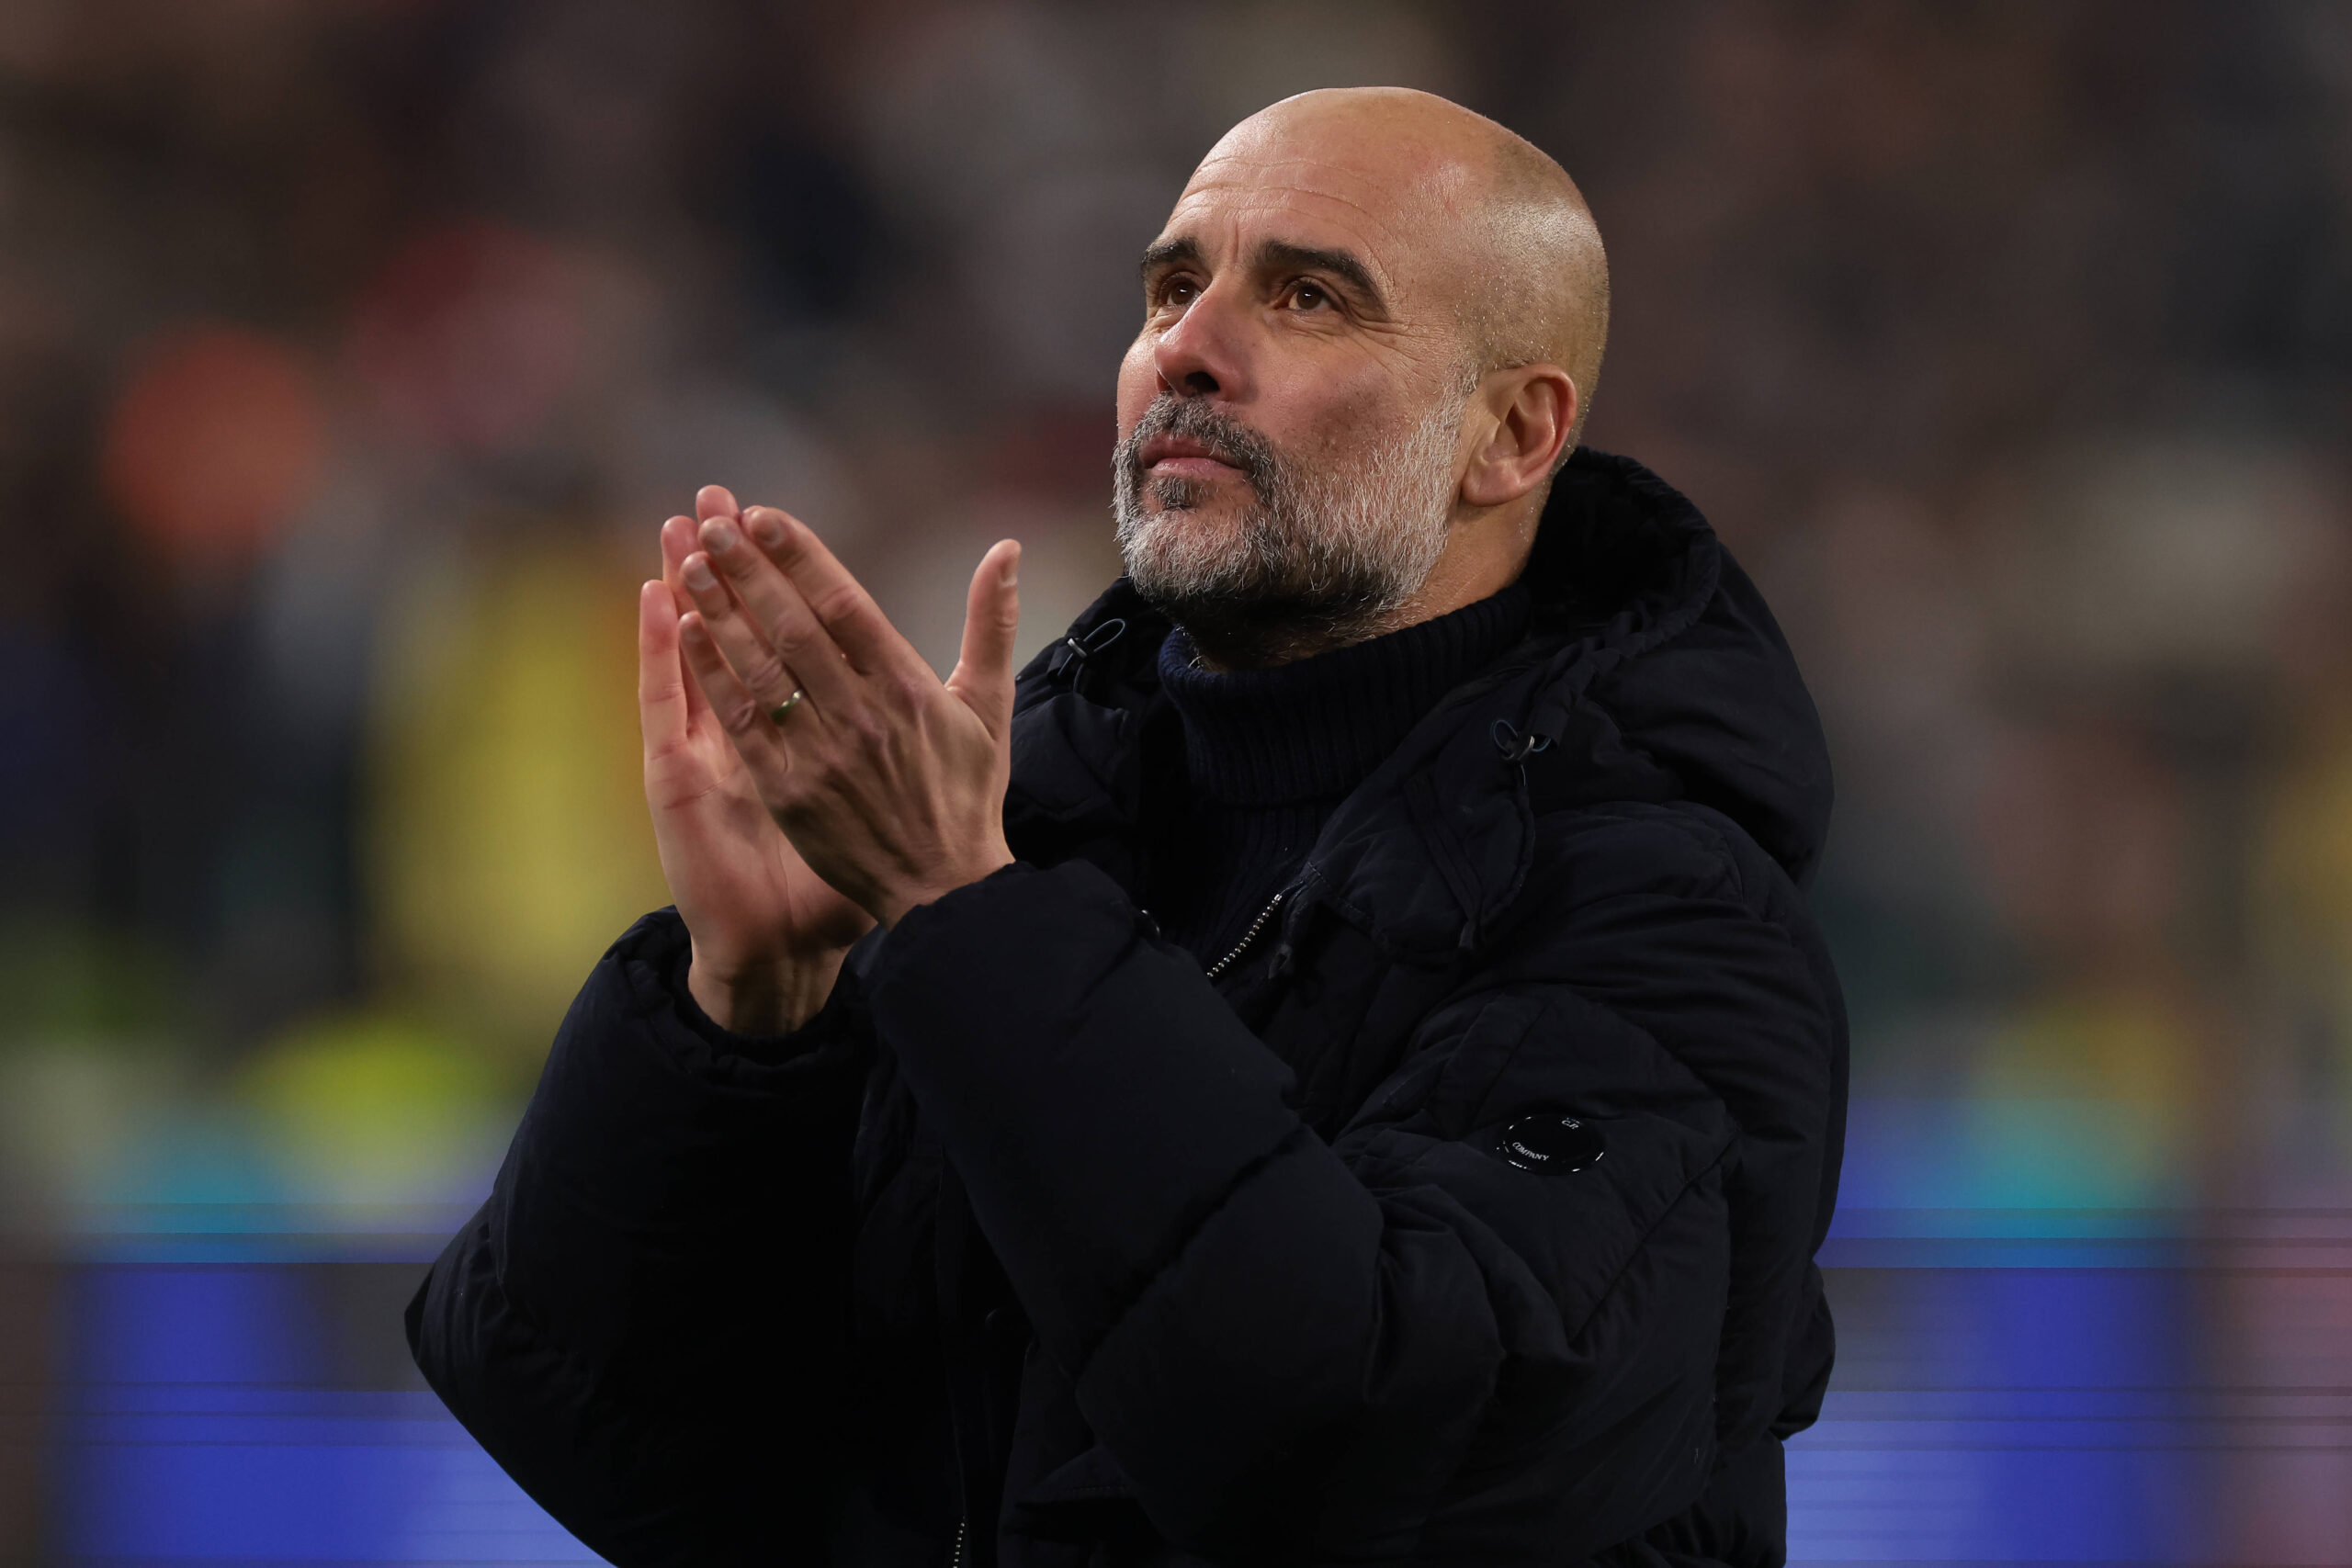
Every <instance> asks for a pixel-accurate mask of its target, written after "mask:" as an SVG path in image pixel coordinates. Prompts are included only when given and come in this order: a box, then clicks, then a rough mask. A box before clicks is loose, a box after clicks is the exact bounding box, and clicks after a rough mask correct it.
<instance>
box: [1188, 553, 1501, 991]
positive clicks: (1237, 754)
mask: <svg viewBox="0 0 2352 1568" xmlns="http://www.w3.org/2000/svg"><path fill="white" fill-rule="evenodd" d="M1528 603H1529V600H1528V593H1527V590H1526V589H1525V588H1523V587H1521V586H1520V585H1518V584H1516V583H1514V584H1513V585H1512V586H1510V587H1509V588H1506V589H1504V590H1503V591H1502V592H1499V593H1498V594H1496V595H1494V596H1493V597H1492V598H1489V599H1481V600H1480V601H1478V603H1476V604H1471V605H1467V606H1464V608H1462V609H1459V610H1456V611H1454V612H1453V614H1451V615H1440V616H1438V617H1437V618H1436V619H1435V620H1429V621H1423V622H1421V623H1420V624H1419V625H1418V626H1407V627H1406V628H1405V629H1404V630H1402V631H1397V632H1391V633H1389V634H1388V635H1387V636H1385V637H1373V638H1371V639H1370V640H1368V641H1365V642H1360V643H1357V644H1355V645H1353V646H1352V647H1349V648H1343V649H1337V650H1336V651H1334V652H1330V653H1324V654H1317V655H1316V656H1315V657H1314V658H1312V659H1301V660H1295V661H1294V662H1292V663H1289V664H1282V665H1277V666H1275V667H1274V668H1272V669H1271V670H1239V671H1227V672H1221V673H1220V672H1212V671H1206V670H1201V669H1196V668H1195V667H1194V666H1193V640H1192V638H1191V637H1187V636H1186V635H1185V634H1184V632H1183V631H1182V629H1181V628H1179V629H1178V630H1176V631H1174V632H1171V633H1170V635H1169V637H1168V640H1167V641H1166V642H1165V643H1163V644H1161V646H1160V650H1159V680H1160V684H1161V685H1162V686H1163V687H1165V688H1166V690H1167V692H1168V695H1169V697H1170V700H1171V701H1172V702H1173V703H1174V704H1175V706H1176V711H1177V712H1178V714H1179V715H1181V716H1182V719H1183V723H1184V761H1185V771H1186V773H1187V774H1188V775H1189V778H1190V781H1191V784H1192V789H1191V803H1190V807H1189V810H1190V817H1189V819H1188V821H1187V824H1186V829H1187V830H1186V831H1185V832H1184V834H1183V835H1182V837H1181V839H1180V840H1178V841H1179V842H1180V843H1181V845H1182V852H1181V853H1179V854H1172V855H1168V856H1165V857H1163V868H1162V870H1161V871H1160V872H1159V874H1156V875H1155V876H1154V878H1153V886H1152V889H1151V895H1150V903H1151V908H1152V912H1153V914H1154V916H1155V917H1156V918H1157V919H1158V920H1159V924H1160V927H1161V929H1162V930H1163V931H1166V932H1167V934H1168V937H1169V939H1170V941H1172V942H1177V943H1179V944H1180V945H1182V946H1183V947H1184V948H1185V949H1187V950H1188V951H1189V952H1191V953H1193V955H1194V956H1196V957H1198V958H1199V959H1200V960H1201V962H1202V963H1204V964H1213V963H1215V962H1216V960H1217V959H1218V958H1219V957H1221V956H1223V955H1224V954H1225V953H1227V952H1228V951H1229V950H1230V949H1231V948H1232V946H1233V944H1234V943H1235V942H1238V941H1239V940H1240V936H1241V933H1242V932H1243V931H1245V930H1247V929H1248V927H1249V924H1250V919H1252V918H1253V917H1254V916H1256V914H1257V913H1258V911H1259V910H1261V909H1262V908H1265V906H1266V904H1267V903H1268V901H1269V900H1271V899H1272V897H1273V896H1274V894H1275V893H1277V892H1279V891H1280V890H1281V889H1282V887H1283V884H1284V883H1286V882H1288V881H1289V880H1290V878H1291V877H1292V876H1293V875H1294V874H1296V872H1297V870H1298V868H1299V865H1300V863H1302V862H1303V861H1304V860H1305V859H1306V852H1307V851H1308V850H1309V849H1310V848H1311V847H1313V845H1314V842H1315V836H1316V835H1317V833H1318V832H1320V831H1321V830H1322V828H1323V823H1324V820H1325V818H1329V816H1330V815H1331V812H1332V810H1333V808H1334V807H1337V806H1338V805H1339V804H1340V801H1341V800H1343V799H1345V798H1346V797H1347V795H1348V792H1349V791H1351V790H1352V789H1354V788H1355V786H1356V785H1357V784H1360V783H1362V782H1363V778H1364V776H1365V775H1366V774H1367V773H1371V772H1372V770H1373V769H1374V768H1375V767H1377V766H1379V764H1380V762H1381V760H1382V759H1383V758H1385V757H1386V756H1387V755H1388V753H1389V752H1391V751H1393V750H1396V749H1397V743H1398V742H1399V741H1401V740H1403V739H1405V735H1406V732H1407V731H1408V730H1409V729H1411V728H1413V726H1414V725H1415V724H1417V723H1419V721H1420V719H1421V717H1422V716H1423V715H1425V714H1427V713H1428V712H1429V711H1430V708H1431V707H1433V706H1435V705H1436V704H1437V701H1438V699H1439V698H1441V697H1442V696H1443V695H1445V694H1446V693H1447V692H1449V691H1451V690H1453V688H1454V687H1455V686H1457V685H1459V684H1461V683H1462V682H1464V681H1465V680H1467V679H1468V678H1469V677H1470V676H1471V675H1473V674H1475V673H1476V671H1478V670H1479V668H1480V667H1481V666H1483V665H1486V664H1488V663H1491V662H1492V661H1493V660H1495V659H1496V658H1497V657H1498V655H1500V654H1501V653H1502V652H1503V651H1504V650H1505V649H1509V648H1510V646H1511V645H1512V644H1513V643H1515V642H1517V641H1518V640H1519V638H1520V637H1521V634H1523V633H1524V632H1525V631H1526V629H1527V619H1528Z"/></svg>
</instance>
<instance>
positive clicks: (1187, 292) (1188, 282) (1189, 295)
mask: <svg viewBox="0 0 2352 1568" xmlns="http://www.w3.org/2000/svg"><path fill="white" fill-rule="evenodd" d="M1199 292H1200V286H1199V285H1198V284H1196V283H1194V282H1193V280H1192V279H1191V278H1189V277H1171V278H1170V279H1169V280H1168V281H1167V282H1165V283H1163V284H1161V285H1160V286H1159V299H1160V303H1162V304H1164V305H1189V304H1191V303H1192V302H1193V296H1194V295H1196V294H1198V293H1199Z"/></svg>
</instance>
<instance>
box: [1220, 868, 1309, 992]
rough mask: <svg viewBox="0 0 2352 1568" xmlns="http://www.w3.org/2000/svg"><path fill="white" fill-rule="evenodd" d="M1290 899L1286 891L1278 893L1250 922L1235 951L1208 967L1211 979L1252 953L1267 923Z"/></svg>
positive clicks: (1234, 948) (1236, 944) (1236, 943)
mask: <svg viewBox="0 0 2352 1568" xmlns="http://www.w3.org/2000/svg"><path fill="white" fill-rule="evenodd" d="M1287 897H1290V895H1289V893H1288V892H1287V891H1286V890H1285V891H1284V892H1281V893H1277V894H1275V895H1274V901H1273V902H1272V903H1271V904H1269V905H1267V906H1266V907H1265V908H1262V909H1261V910H1259V911H1258V918H1257V919H1254V920H1252V921H1250V929H1249V930H1248V931H1243V932H1242V933H1241V940H1240V941H1239V942H1235V943H1234V944H1233V951H1232V952H1231V953H1227V954H1226V955H1225V956H1224V957H1223V958H1220V959H1218V960H1217V961H1216V963H1214V964H1210V965H1209V966H1208V977H1209V978H1210V979H1212V980H1214V979H1216V977H1217V976H1219V975H1222V974H1224V973H1225V972H1226V971H1227V969H1230V968H1232V967H1233V961H1234V960H1235V959H1237V958H1238V957H1240V956H1241V955H1242V954H1243V953H1247V952H1249V951H1250V943H1251V942H1255V941H1257V940H1258V933H1259V932H1260V931H1264V930H1265V929H1266V922H1267V921H1268V920H1271V919H1273V918H1274V911H1275V910H1276V909H1279V908H1282V907H1283V899H1284V898H1287Z"/></svg>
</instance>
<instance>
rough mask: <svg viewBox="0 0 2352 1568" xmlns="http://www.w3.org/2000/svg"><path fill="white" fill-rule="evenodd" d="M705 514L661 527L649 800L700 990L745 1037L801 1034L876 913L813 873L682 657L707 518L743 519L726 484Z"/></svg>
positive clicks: (640, 614)
mask: <svg viewBox="0 0 2352 1568" xmlns="http://www.w3.org/2000/svg"><path fill="white" fill-rule="evenodd" d="M695 513H697V515H696V516H695V517H691V518H689V517H673V518H671V519H670V520H669V522H667V523H665V524H663V525H662V581H660V582H648V583H647V584H646V585H645V586H644V588H643V589H642V590H640V591H639V594H638V604H637V653H638V672H637V709H638V720H639V727H640V728H641V729H642V730H643V733H644V737H645V801H646V805H647V806H648V807H650V808H651V811H652V814H653V841H654V843H655V845H656V846H657V847H658V848H659V849H660V851H661V854H662V874H663V875H664V876H666V877H667V878H668V879H669V883H670V896H671V897H672V898H673V899H674V900H675V901H676V903H677V906H678V914H679V915H680V917H681V918H682V919H684V921H685V923H686V932H687V934H688V935H689V936H690V937H691V938H692V939H693V942H694V956H693V966H692V968H691V969H690V970H689V971H688V973H687V977H686V986H687V989H689V990H690V991H692V992H693V993H694V998H695V1002H696V1003H697V1004H699V1005H700V1006H701V1008H702V1010H703V1011H705V1012H707V1013H708V1014H709V1015H710V1017H711V1019H712V1021H715V1022H717V1023H718V1024H720V1025H721V1026H723V1027H725V1028H728V1029H730V1030H733V1031H735V1032H737V1033H740V1034H775V1033H782V1032H785V1031H786V1030H789V1029H795V1028H797V1027H799V1025H801V1024H803V1023H805V1022H807V1021H809V1018H810V1017H811V1016H812V1015H813V1014H814V1013H815V1012H816V1011H817V1010H818V1009H819V1008H820V1007H822V1006H823V1005H824V1001H825V998H826V996H827V995H828V994H830V993H831V990H832V987H833V981H834V979H835V977H836V976H838V975H839V974H840V973H841V965H842V954H843V953H846V952H848V950H849V947H850V944H851V943H853V942H855V941H857V939H858V938H859V937H861V936H864V935H865V932H866V931H867V930H868V928H870V927H871V926H872V925H873V923H874V921H873V918H872V917H871V916H869V915H867V914H866V913H865V910H863V909H861V908H858V907H857V906H856V905H854V904H853V903H851V902H850V901H849V900H848V899H846V898H844V897H842V896H841V895H840V894H838V893H836V892H834V891H833V890H832V888H831V887H830V886H827V885H826V884H825V883H824V882H823V881H822V880H821V879H820V877H819V876H818V875H817V874H816V873H814V872H812V871H810V870H809V867H808V864H807V863H805V862H803V861H802V860H801V858H800V856H799V854H798V853H797V852H796V851H795V850H794V849H793V847H792V844H791V842H790V840H787V839H786V838H785V836H784V830H783V829H780V828H778V827H777V826H776V825H775V818H773V817H771V816H769V815H768V808H767V807H766V806H765V805H763V803H762V802H761V800H760V795H759V792H758V790H757V789H755V788H754V787H753V786H752V779H751V775H750V773H747V772H746V771H745V770H744V767H743V762H742V759H741V758H740V757H739V756H737V755H736V751H735V746H734V743H733V742H732V741H731V740H729V739H728V735H727V732H726V730H725V729H723V728H720V726H719V723H718V719H717V717H716V716H714V715H713V714H712V712H711V709H710V704H709V702H708V701H707V699H706V698H705V697H704V695H703V694H702V690H701V688H700V687H699V686H698V685H696V684H695V680H694V678H693V677H692V676H691V675H690V674H688V673H687V671H686V669H685V665H684V660H682V659H681V658H680V656H679V648H678V617H679V616H680V615H682V614H684V612H685V611H687V610H690V609H692V608H693V607H694V602H693V601H692V600H691V599H690V598H688V597H687V596H686V593H685V590H684V583H683V582H682V581H680V579H679V575H678V574H679V570H680V569H681V567H682V566H683V565H684V562H685V558H686V557H687V556H689V555H691V554H693V553H694V552H695V550H696V549H698V548H700V546H699V545H698V544H697V543H696V540H695V527H696V525H697V524H698V522H700V521H701V520H703V519H707V518H711V517H728V518H734V519H737V520H738V521H740V515H739V511H738V508H737V507H736V504H735V498H734V497H733V496H732V495H729V493H728V492H727V491H725V490H723V489H721V488H720V487H719V486H718V485H707V486H705V487H704V488H703V490H702V491H700V492H699V493H698V494H697V495H696V496H695Z"/></svg>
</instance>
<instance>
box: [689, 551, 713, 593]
mask: <svg viewBox="0 0 2352 1568" xmlns="http://www.w3.org/2000/svg"><path fill="white" fill-rule="evenodd" d="M685 578H686V586H687V587H689V588H716V587H718V575H717V574H716V573H714V572H713V571H712V570H710V558H709V557H708V556H702V555H694V556H688V557H687V558H686V569H685Z"/></svg>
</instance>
